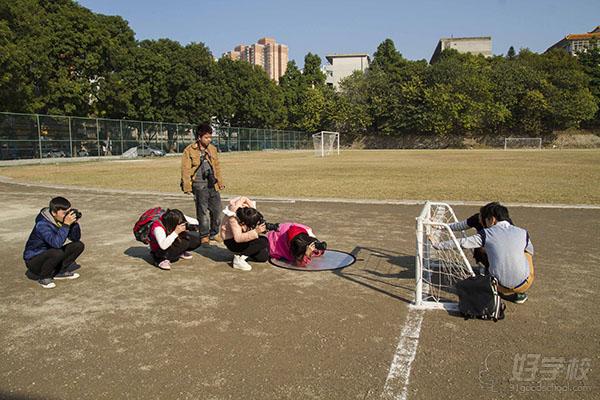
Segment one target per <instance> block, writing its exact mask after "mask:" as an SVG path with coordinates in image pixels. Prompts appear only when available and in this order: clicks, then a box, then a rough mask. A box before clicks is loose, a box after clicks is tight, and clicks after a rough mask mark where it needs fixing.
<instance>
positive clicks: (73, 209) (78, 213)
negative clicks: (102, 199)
mask: <svg viewBox="0 0 600 400" xmlns="http://www.w3.org/2000/svg"><path fill="white" fill-rule="evenodd" d="M69 213H70V214H73V215H74V216H75V219H80V218H81V215H82V214H81V211H79V210H78V209H76V208H71V210H70V211H69Z"/></svg>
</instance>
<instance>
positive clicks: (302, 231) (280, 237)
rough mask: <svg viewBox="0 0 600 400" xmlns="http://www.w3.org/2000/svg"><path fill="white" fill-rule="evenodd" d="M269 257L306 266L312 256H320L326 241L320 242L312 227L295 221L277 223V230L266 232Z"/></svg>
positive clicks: (325, 246)
mask: <svg viewBox="0 0 600 400" xmlns="http://www.w3.org/2000/svg"><path fill="white" fill-rule="evenodd" d="M267 238H268V239H269V253H270V255H271V257H273V258H276V259H283V260H286V261H288V262H290V263H292V264H294V265H296V266H298V267H306V266H307V265H308V264H309V263H310V262H311V261H312V258H313V257H319V256H322V255H323V253H324V252H325V249H326V248H327V243H325V242H320V241H319V240H318V239H317V238H316V237H315V235H314V233H313V231H312V229H311V228H310V227H308V226H306V225H302V224H299V223H297V222H284V223H281V224H279V227H278V229H277V230H272V231H269V232H268V233H267Z"/></svg>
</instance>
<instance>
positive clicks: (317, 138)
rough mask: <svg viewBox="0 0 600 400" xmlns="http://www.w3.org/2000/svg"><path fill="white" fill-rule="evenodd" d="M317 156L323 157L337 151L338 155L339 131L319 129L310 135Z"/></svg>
mask: <svg viewBox="0 0 600 400" xmlns="http://www.w3.org/2000/svg"><path fill="white" fill-rule="evenodd" d="M312 137H313V144H314V147H315V155H316V156H317V157H325V156H328V155H331V154H333V153H335V152H337V155H338V156H339V155H340V133H339V132H330V131H321V132H317V133H315V134H313V135H312Z"/></svg>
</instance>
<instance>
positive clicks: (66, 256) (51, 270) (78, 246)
mask: <svg viewBox="0 0 600 400" xmlns="http://www.w3.org/2000/svg"><path fill="white" fill-rule="evenodd" d="M84 248H85V246H84V245H83V243H82V242H71V243H69V244H67V245H64V246H63V247H62V248H60V249H50V250H46V251H45V252H43V253H42V254H38V255H37V256H35V257H33V258H31V259H29V260H27V261H25V265H27V269H28V270H29V272H31V273H32V274H33V275H34V276H35V277H37V278H38V279H46V278H52V277H54V275H56V274H57V273H58V272H59V271H60V270H62V269H65V268H67V267H68V266H70V265H71V264H73V263H74V262H75V260H76V259H77V257H79V256H80V255H81V253H83V249H84Z"/></svg>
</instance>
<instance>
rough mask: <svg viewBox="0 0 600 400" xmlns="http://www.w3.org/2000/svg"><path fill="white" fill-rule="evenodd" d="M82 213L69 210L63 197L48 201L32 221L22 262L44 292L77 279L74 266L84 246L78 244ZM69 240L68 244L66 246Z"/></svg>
mask: <svg viewBox="0 0 600 400" xmlns="http://www.w3.org/2000/svg"><path fill="white" fill-rule="evenodd" d="M80 218H81V212H79V211H78V210H76V209H74V208H71V203H70V202H69V200H67V199H65V198H64V197H55V198H53V199H52V200H50V205H49V207H46V208H42V209H41V210H40V213H39V214H38V216H37V217H36V219H35V226H34V227H33V230H32V231H31V234H30V235H29V239H28V240H27V243H26V244H25V251H24V252H23V259H24V260H25V265H27V269H28V275H29V277H31V278H35V279H37V280H38V282H39V283H40V285H42V287H43V288H46V289H51V288H53V287H55V286H56V284H55V283H54V280H55V279H77V278H79V274H78V273H76V272H74V270H76V269H78V268H79V264H77V263H75V260H76V259H77V257H79V256H80V255H81V253H82V252H83V249H84V245H83V243H82V242H81V228H80V226H79V219H80ZM67 239H68V240H70V243H68V244H65V242H66V241H67Z"/></svg>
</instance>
